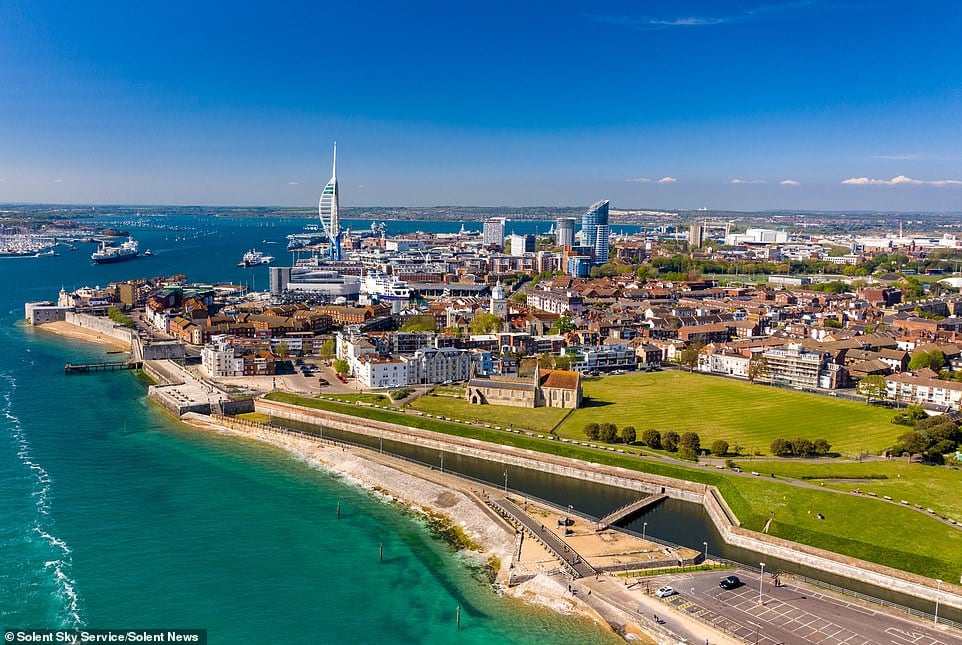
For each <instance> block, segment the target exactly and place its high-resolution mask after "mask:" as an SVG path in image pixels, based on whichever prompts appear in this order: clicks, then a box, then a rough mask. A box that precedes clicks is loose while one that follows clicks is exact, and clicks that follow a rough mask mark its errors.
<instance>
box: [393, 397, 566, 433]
mask: <svg viewBox="0 0 962 645" xmlns="http://www.w3.org/2000/svg"><path fill="white" fill-rule="evenodd" d="M411 407H412V408H414V409H415V410H420V411H421V412H426V413H429V414H433V415H435V416H438V415H441V416H444V417H448V418H451V419H470V420H477V421H483V422H484V423H490V424H491V425H496V426H502V427H508V426H513V427H516V428H526V429H528V430H531V431H533V432H537V433H542V434H543V433H546V432H549V431H550V430H551V428H553V427H554V426H555V425H556V424H557V423H558V422H559V421H561V419H562V418H564V415H565V413H567V410H562V409H559V408H536V409H531V408H515V407H512V406H509V405H470V404H468V402H467V401H465V400H464V399H455V398H451V397H446V396H431V395H427V396H422V397H419V398H418V399H416V400H415V401H413V402H412V403H411Z"/></svg>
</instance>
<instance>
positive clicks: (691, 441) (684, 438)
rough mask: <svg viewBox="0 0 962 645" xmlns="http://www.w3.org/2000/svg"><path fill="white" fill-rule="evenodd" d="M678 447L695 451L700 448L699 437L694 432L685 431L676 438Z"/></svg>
mask: <svg viewBox="0 0 962 645" xmlns="http://www.w3.org/2000/svg"><path fill="white" fill-rule="evenodd" d="M678 447H679V448H691V449H693V450H694V451H695V452H698V451H699V450H701V437H699V436H698V433H696V432H686V433H685V434H683V435H681V438H680V439H679V440H678Z"/></svg>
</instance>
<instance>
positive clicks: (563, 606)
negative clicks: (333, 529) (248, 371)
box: [180, 414, 652, 638]
mask: <svg viewBox="0 0 962 645" xmlns="http://www.w3.org/2000/svg"><path fill="white" fill-rule="evenodd" d="M180 421H181V422H182V423H183V424H185V425H187V426H190V427H192V428H194V429H197V430H202V431H210V432H215V433H217V434H219V435H224V436H232V437H237V438H243V439H248V440H254V441H258V442H260V443H264V444H267V445H270V446H272V447H274V448H279V449H281V450H284V451H285V452H287V453H288V454H290V455H292V456H293V457H295V458H298V459H301V460H303V461H305V462H306V463H308V464H309V465H311V466H312V467H314V468H317V469H319V470H323V471H325V472H328V473H332V474H335V475H338V476H340V477H342V478H344V480H345V481H347V482H349V483H351V484H353V485H355V486H358V487H360V488H363V489H364V490H366V491H368V492H369V493H371V494H374V495H376V496H378V497H380V498H381V499H383V500H384V501H385V502H388V503H391V504H396V505H398V506H400V507H401V508H403V509H404V510H405V511H408V512H412V513H415V514H417V515H419V516H421V517H423V518H425V519H427V520H429V521H430V520H432V519H434V518H439V517H440V518H441V519H442V521H443V522H446V523H448V525H449V526H453V527H457V529H460V530H461V531H462V532H463V533H464V535H465V536H466V537H467V538H468V539H469V540H470V542H471V543H472V546H477V547H478V549H477V550H475V549H472V548H470V547H469V548H462V549H457V552H458V553H460V554H461V555H463V556H466V557H467V558H469V559H474V560H475V561H477V562H478V563H479V564H482V565H487V566H491V564H492V560H496V561H497V563H498V566H497V570H496V571H495V580H494V581H493V583H492V585H491V586H492V589H493V590H495V591H496V592H499V593H502V594H504V595H505V596H508V597H511V598H514V599H515V600H518V601H520V602H522V603H525V604H530V605H535V606H539V607H542V608H546V609H550V610H552V611H554V612H556V613H559V614H562V615H567V616H575V617H578V618H581V619H584V620H590V621H592V622H594V623H595V624H597V625H600V626H602V627H603V628H604V629H607V630H610V631H611V632H612V633H613V634H615V635H621V634H620V633H619V629H620V630H623V631H625V632H627V633H631V634H634V635H635V636H636V637H637V636H638V635H639V634H644V635H645V636H646V637H647V638H652V636H651V635H649V634H647V633H646V632H645V631H644V630H643V629H642V627H641V626H640V625H637V624H634V623H631V624H627V625H618V626H616V625H612V624H611V623H610V622H609V621H608V620H606V619H605V618H604V617H603V616H602V615H601V613H599V612H598V611H597V610H595V609H594V608H592V607H591V606H590V605H588V604H587V603H585V602H583V601H582V600H581V599H580V598H579V597H578V596H574V595H571V594H569V593H567V589H566V588H565V585H564V584H562V583H561V582H560V581H558V580H556V579H555V578H554V577H552V576H549V575H547V574H545V573H539V574H537V575H535V576H534V577H533V578H531V579H530V580H527V581H525V582H523V583H521V584H518V585H516V586H514V587H510V588H509V587H508V586H507V584H506V581H507V578H508V574H509V572H510V570H511V568H512V567H513V566H515V551H516V535H515V529H514V527H513V526H511V525H510V524H508V523H507V522H506V521H504V520H503V519H501V518H500V517H499V516H498V515H497V514H496V513H494V512H493V511H492V510H491V509H490V508H488V506H487V505H485V504H484V502H482V501H481V499H480V497H479V496H478V495H477V491H475V489H474V488H473V487H472V483H471V482H469V481H467V480H464V479H462V478H460V477H457V476H455V475H450V474H445V473H439V472H438V471H435V470H432V469H430V468H427V467H424V466H420V465H417V464H413V463H409V462H406V461H403V460H400V459H396V458H394V457H390V456H387V455H379V454H377V453H369V454H360V453H361V452H362V451H361V450H359V449H356V448H352V447H350V446H342V445H337V444H330V445H328V444H325V443H320V442H317V441H314V440H311V439H308V438H306V437H304V438H302V437H296V436H291V435H284V434H281V433H274V432H270V431H265V430H260V429H252V430H250V431H248V430H240V429H237V428H233V427H231V426H229V425H226V424H222V423H218V422H216V421H214V420H213V419H211V418H210V417H206V416H205V415H200V414H188V415H185V416H184V417H183V418H181V419H180ZM363 452H365V453H367V451H363ZM426 528H429V527H426ZM436 537H438V539H441V538H440V537H439V536H436ZM616 627H617V628H616Z"/></svg>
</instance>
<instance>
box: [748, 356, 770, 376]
mask: <svg viewBox="0 0 962 645" xmlns="http://www.w3.org/2000/svg"><path fill="white" fill-rule="evenodd" d="M766 374H768V359H767V358H765V356H764V355H763V354H761V353H758V352H756V353H754V354H752V357H751V358H750V359H748V382H749V383H754V382H755V381H757V380H758V379H760V378H764V376H765V375H766Z"/></svg>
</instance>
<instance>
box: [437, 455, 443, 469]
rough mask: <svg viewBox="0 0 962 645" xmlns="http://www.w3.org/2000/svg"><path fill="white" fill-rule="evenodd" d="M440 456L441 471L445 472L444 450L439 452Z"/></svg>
mask: <svg viewBox="0 0 962 645" xmlns="http://www.w3.org/2000/svg"><path fill="white" fill-rule="evenodd" d="M438 456H439V457H440V458H441V472H442V473H443V472H444V452H440V453H438Z"/></svg>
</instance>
